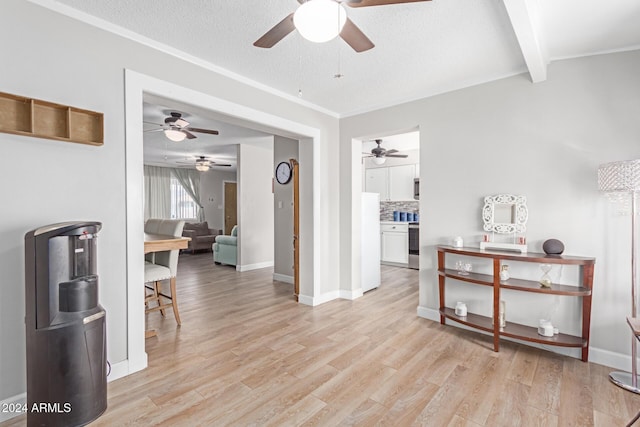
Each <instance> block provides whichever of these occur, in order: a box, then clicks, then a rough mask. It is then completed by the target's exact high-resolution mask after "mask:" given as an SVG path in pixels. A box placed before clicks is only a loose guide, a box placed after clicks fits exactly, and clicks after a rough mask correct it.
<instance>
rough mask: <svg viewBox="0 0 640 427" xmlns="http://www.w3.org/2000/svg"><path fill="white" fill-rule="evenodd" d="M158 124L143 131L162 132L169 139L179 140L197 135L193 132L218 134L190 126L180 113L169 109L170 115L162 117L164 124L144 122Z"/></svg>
mask: <svg viewBox="0 0 640 427" xmlns="http://www.w3.org/2000/svg"><path fill="white" fill-rule="evenodd" d="M145 123H149V124H152V125H156V126H160V128H159V129H151V130H147V131H145V132H160V131H162V132H164V135H165V136H166V137H167V138H169V139H170V140H171V141H175V142H180V141H184V140H185V139H195V138H197V136H195V135H194V134H193V132H197V133H206V134H209V135H218V134H219V132H218V131H217V130H213V129H202V128H195V127H193V126H191V123H189V122H188V121H186V120H185V119H183V118H182V113H179V112H177V111H171V112H170V116H169V117H167V118H165V119H164V124H160V123H152V122H145Z"/></svg>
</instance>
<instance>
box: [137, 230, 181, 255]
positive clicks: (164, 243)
mask: <svg viewBox="0 0 640 427" xmlns="http://www.w3.org/2000/svg"><path fill="white" fill-rule="evenodd" d="M190 240H191V238H190V237H174V236H165V235H163V234H150V233H144V253H145V254H148V253H150V252H162V251H172V250H174V249H187V247H188V246H189V241H190Z"/></svg>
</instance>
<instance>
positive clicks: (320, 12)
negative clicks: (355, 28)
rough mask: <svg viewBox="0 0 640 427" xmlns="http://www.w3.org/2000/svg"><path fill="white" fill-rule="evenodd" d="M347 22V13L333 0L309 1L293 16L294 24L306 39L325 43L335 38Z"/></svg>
mask: <svg viewBox="0 0 640 427" xmlns="http://www.w3.org/2000/svg"><path fill="white" fill-rule="evenodd" d="M345 22H347V11H346V10H345V9H344V7H343V6H342V5H341V4H340V3H338V2H335V1H333V0H309V1H307V2H305V3H302V4H301V5H300V6H299V7H298V9H297V10H296V12H295V13H294V15H293V24H294V25H295V27H296V29H297V30H298V32H299V33H300V34H301V35H302V37H304V38H305V39H307V40H309V41H312V42H315V43H324V42H328V41H329V40H331V39H333V38H335V37H336V36H337V35H338V34H340V31H342V27H344V24H345Z"/></svg>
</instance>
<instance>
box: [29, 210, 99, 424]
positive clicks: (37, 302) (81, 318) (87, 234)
mask: <svg viewBox="0 0 640 427" xmlns="http://www.w3.org/2000/svg"><path fill="white" fill-rule="evenodd" d="M101 227H102V224H101V223H99V222H66V223H60V224H53V225H48V226H45V227H40V228H38V229H36V230H32V231H30V232H28V233H27V234H26V235H25V286H26V289H25V299H26V319H25V323H26V328H27V408H26V409H27V425H28V426H65V427H66V426H82V425H85V424H88V423H89V422H91V421H93V420H95V419H96V418H98V417H99V416H100V415H101V414H102V413H103V412H104V411H105V410H106V408H107V372H106V369H107V353H106V350H107V346H106V323H105V320H106V319H105V311H104V309H103V308H102V307H101V306H100V304H99V303H98V275H97V269H96V263H97V253H96V249H97V233H98V231H100V228H101Z"/></svg>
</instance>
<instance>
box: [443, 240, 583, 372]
mask: <svg viewBox="0 0 640 427" xmlns="http://www.w3.org/2000/svg"><path fill="white" fill-rule="evenodd" d="M437 250H438V285H439V287H438V288H439V294H440V323H441V324H443V325H444V324H446V323H445V320H446V319H450V320H453V321H455V322H458V323H461V324H463V325H467V326H469V327H472V328H475V329H479V330H481V331H485V332H489V333H491V334H493V347H494V350H495V351H499V350H500V337H501V336H503V337H511V338H516V339H519V340H523V341H528V342H535V343H540V344H546V345H554V346H560V347H577V348H582V361H583V362H586V361H588V360H589V331H590V325H591V293H592V289H593V269H594V265H595V258H583V257H575V256H565V255H546V254H541V253H525V254H520V253H515V252H499V251H488V250H480V249H477V248H453V247H450V246H438V248H437ZM446 254H456V255H462V256H466V257H476V258H488V259H490V260H492V262H493V274H492V275H489V274H479V273H469V274H468V275H461V274H459V272H458V271H457V270H454V269H447V268H445V255H446ZM503 261H519V262H530V263H539V264H560V265H575V266H577V267H579V268H581V270H582V271H581V283H580V284H578V285H577V286H572V285H558V284H552V285H551V287H550V288H543V287H541V286H540V283H539V282H537V281H534V280H522V279H516V278H510V279H509V280H506V281H500V269H501V265H502V263H503ZM447 279H455V280H460V281H463V282H466V283H471V284H474V285H480V286H488V287H491V288H493V318H495V319H498V313H499V310H500V291H501V290H502V289H511V290H515V291H521V292H535V293H540V294H549V295H564V296H573V297H580V298H582V334H581V336H573V335H567V334H557V335H554V336H553V337H545V336H542V335H538V328H537V327H531V326H526V325H520V324H517V323H513V322H509V321H507V324H506V327H504V328H500V325H499V322H497V321H496V322H493V323H494V324H492V318H491V317H486V316H480V315H477V314H473V313H468V314H467V316H464V317H460V316H457V315H456V314H455V310H454V309H453V308H449V307H445V298H444V297H445V282H446V280H447Z"/></svg>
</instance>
